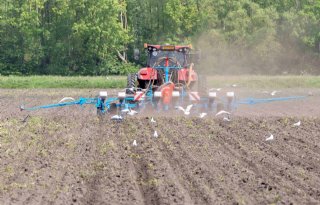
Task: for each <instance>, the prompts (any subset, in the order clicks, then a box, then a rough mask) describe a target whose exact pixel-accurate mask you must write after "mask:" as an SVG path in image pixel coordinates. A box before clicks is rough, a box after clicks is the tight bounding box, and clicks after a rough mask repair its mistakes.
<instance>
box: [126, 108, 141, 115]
mask: <svg viewBox="0 0 320 205" xmlns="http://www.w3.org/2000/svg"><path fill="white" fill-rule="evenodd" d="M127 114H128V115H131V116H133V115H136V114H138V112H137V111H135V110H132V109H130V111H129V112H128V113H127Z"/></svg>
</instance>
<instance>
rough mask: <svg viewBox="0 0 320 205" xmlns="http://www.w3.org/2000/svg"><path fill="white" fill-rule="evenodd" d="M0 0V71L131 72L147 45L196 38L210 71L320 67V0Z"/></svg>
mask: <svg viewBox="0 0 320 205" xmlns="http://www.w3.org/2000/svg"><path fill="white" fill-rule="evenodd" d="M0 2H1V4H0V22H1V23H0V26H1V29H0V38H1V39H0V74H2V75H8V74H16V75H31V74H41V75H46V74H57V75H106V74H125V73H128V72H131V71H134V70H136V69H137V67H138V66H140V64H143V58H142V60H141V61H139V62H137V61H134V59H133V50H134V49H137V48H138V49H141V50H142V47H143V43H145V42H147V43H153V44H161V43H170V44H189V43H193V44H194V45H195V47H197V48H199V49H201V51H202V56H203V60H202V61H201V63H200V65H199V67H201V69H203V70H204V71H207V72H210V73H223V72H230V73H234V72H238V73H241V72H245V73H252V72H253V73H277V72H289V73H290V72H300V71H307V72H310V73H317V72H318V73H319V72H320V71H319V65H320V61H319V51H320V0H161V1H159V0H95V1H90V0H0ZM317 68H318V69H317Z"/></svg>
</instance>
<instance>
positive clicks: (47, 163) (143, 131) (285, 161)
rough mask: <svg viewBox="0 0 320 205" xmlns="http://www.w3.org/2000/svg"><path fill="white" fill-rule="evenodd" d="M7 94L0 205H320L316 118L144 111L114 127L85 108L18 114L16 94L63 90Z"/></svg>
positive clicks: (0, 141)
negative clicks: (271, 137) (225, 117)
mask: <svg viewBox="0 0 320 205" xmlns="http://www.w3.org/2000/svg"><path fill="white" fill-rule="evenodd" d="M6 92H7V91H6ZM6 92H3V93H5V94H2V95H0V106H1V117H0V120H1V121H0V204H319V203H320V126H319V123H320V119H319V118H318V117H316V116H312V115H304V116H300V117H299V116H296V115H292V116H290V115H288V116H282V115H280V116H278V115H276V114H275V115H271V114H270V113H269V115H266V116H262V115H252V114H248V115H245V114H244V115H241V116H239V115H240V114H239V115H236V116H234V117H233V118H232V120H231V122H225V121H222V120H221V119H220V118H215V117H214V115H209V116H207V117H206V118H204V119H200V118H198V117H196V116H190V117H184V116H174V115H172V116H170V117H165V116H163V115H161V116H160V115H156V114H153V115H152V116H153V117H154V119H155V120H156V121H157V122H156V123H151V122H150V118H151V115H150V116H139V115H138V116H135V117H130V118H126V120H125V121H123V122H122V123H118V122H114V121H111V120H110V119H109V117H106V118H103V119H101V118H98V117H97V116H96V115H95V110H94V108H93V107H90V106H86V107H84V108H78V107H68V108H61V109H51V110H42V111H36V112H20V111H18V107H17V105H18V104H19V103H20V102H21V101H22V100H23V99H28V100H29V101H31V103H33V104H34V105H35V104H36V103H37V102H38V103H44V102H51V101H54V100H57V99H58V100H59V97H60V95H61V92H62V91H49V92H44V91H41V92H43V93H41V92H40V93H41V94H39V95H38V96H37V95H32V92H31V91H28V92H27V93H22V94H21V93H20V95H18V96H14V95H11V94H10V92H7V93H6ZM17 92H21V91H17ZM64 92H65V91H64ZM71 92H74V93H73V94H74V95H77V94H78V93H76V92H75V91H71ZM295 103H297V106H298V102H295ZM304 103H306V102H304ZM269 105H270V106H271V107H272V104H269ZM308 105H309V107H308V109H316V108H313V107H312V103H311V104H308ZM6 108H7V109H6ZM246 109H247V108H245V109H243V110H240V111H239V113H245V112H246ZM284 109H285V107H284ZM270 110H272V109H271V108H270ZM299 112H301V110H300V111H299ZM298 120H300V121H301V126H299V127H294V126H293V124H294V123H295V122H297V121H298ZM154 131H157V132H158V134H159V136H158V137H154V136H153V134H154ZM270 134H273V135H274V140H272V141H266V140H265V139H266V138H267V137H268V136H269V135H270ZM134 140H136V142H137V146H133V141H134Z"/></svg>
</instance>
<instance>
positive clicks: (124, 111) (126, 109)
mask: <svg viewBox="0 0 320 205" xmlns="http://www.w3.org/2000/svg"><path fill="white" fill-rule="evenodd" d="M121 112H122V113H128V112H130V110H129V109H128V108H125V109H123V110H121Z"/></svg>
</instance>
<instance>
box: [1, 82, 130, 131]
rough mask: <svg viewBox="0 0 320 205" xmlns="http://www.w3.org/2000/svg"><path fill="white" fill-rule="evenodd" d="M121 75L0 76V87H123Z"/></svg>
mask: <svg viewBox="0 0 320 205" xmlns="http://www.w3.org/2000/svg"><path fill="white" fill-rule="evenodd" d="M126 82H127V81H126V78H125V77H122V76H104V77H103V76H99V77H88V76H73V77H62V76H27V77H25V76H23V77H22V76H0V88H23V89H25V88H104V89H105V88H124V87H125V86H126ZM0 131H1V130H0Z"/></svg>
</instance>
